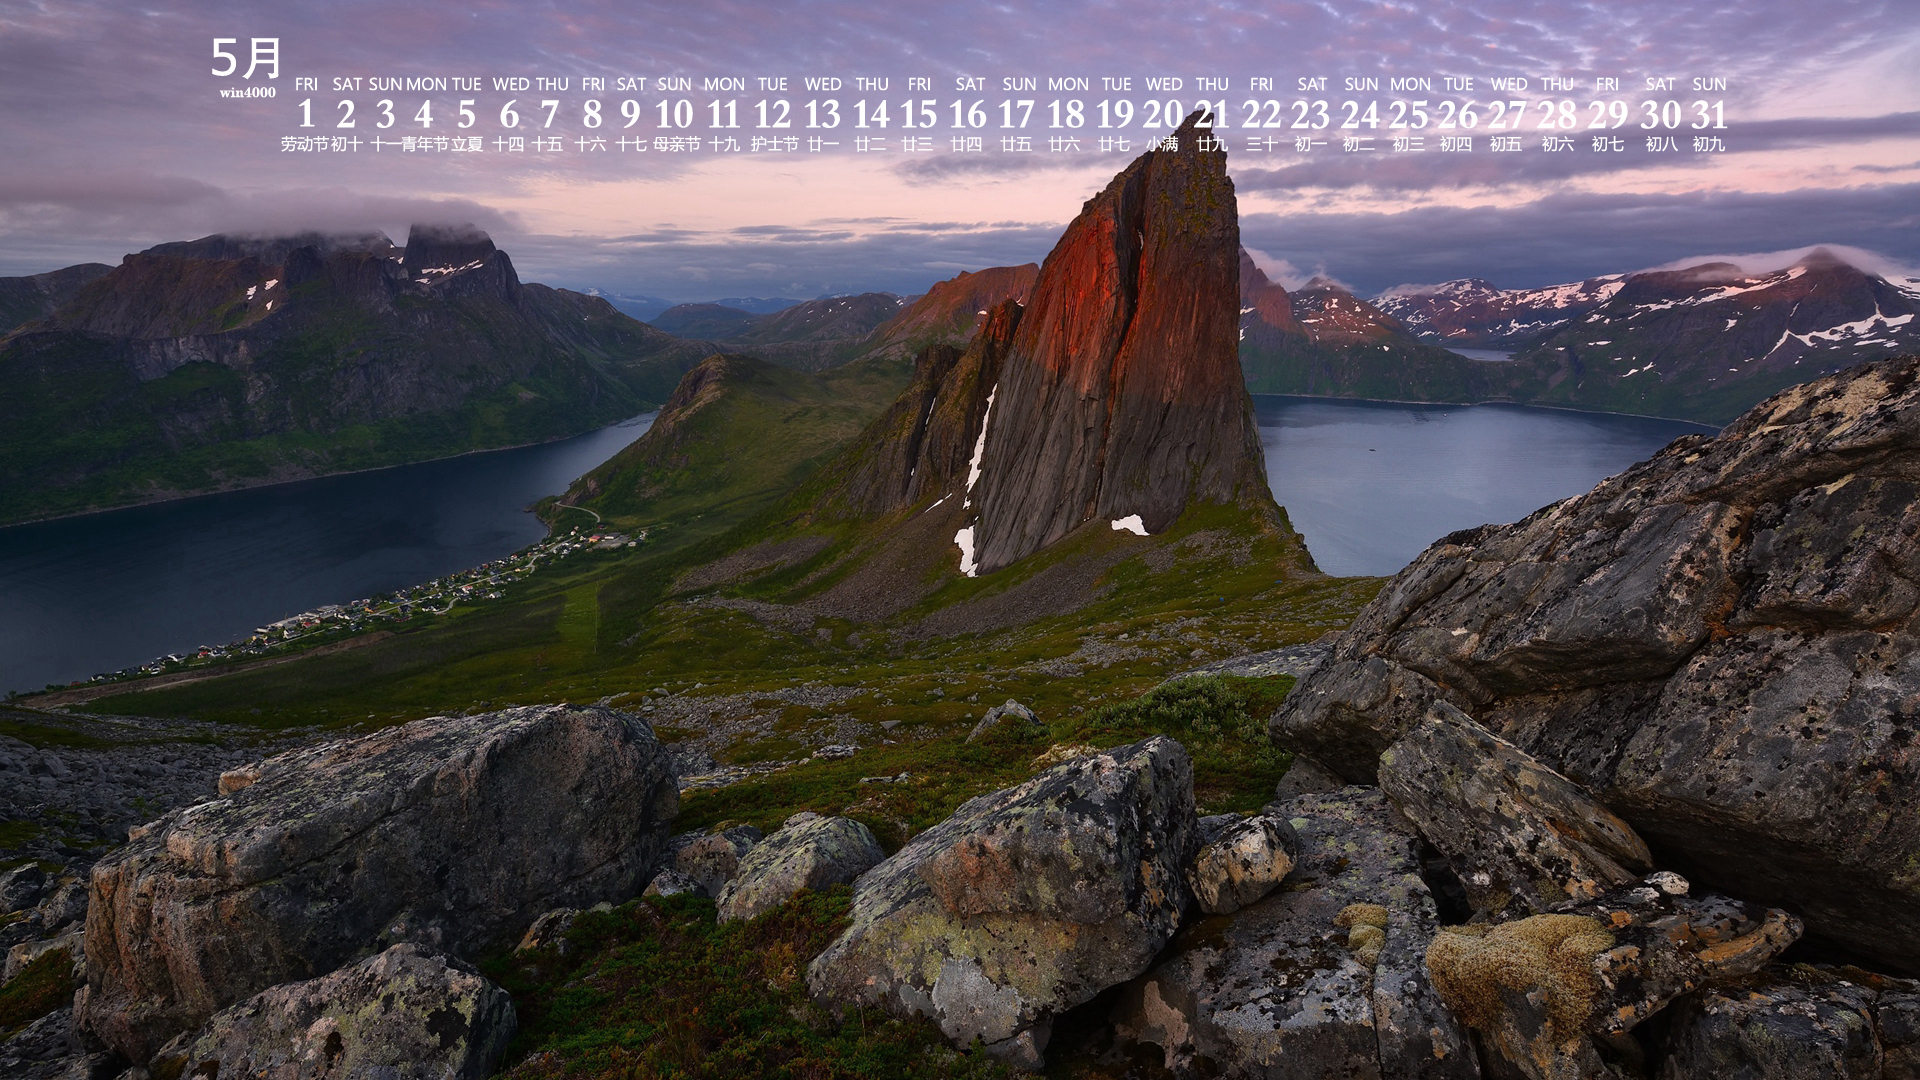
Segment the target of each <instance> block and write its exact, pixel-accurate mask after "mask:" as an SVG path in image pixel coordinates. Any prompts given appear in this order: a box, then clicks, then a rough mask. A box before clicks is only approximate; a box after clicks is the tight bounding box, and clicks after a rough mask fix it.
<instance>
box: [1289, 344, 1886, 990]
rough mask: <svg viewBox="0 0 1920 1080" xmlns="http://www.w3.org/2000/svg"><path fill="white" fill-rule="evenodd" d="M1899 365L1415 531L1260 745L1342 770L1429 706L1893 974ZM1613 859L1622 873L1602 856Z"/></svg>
mask: <svg viewBox="0 0 1920 1080" xmlns="http://www.w3.org/2000/svg"><path fill="white" fill-rule="evenodd" d="M1916 582H1920V358H1914V357H1905V358H1900V359H1895V360H1888V361H1884V362H1880V363H1876V364H1871V365H1864V366H1861V367H1857V368H1853V369H1850V370H1848V371H1845V372H1842V373H1840V374H1838V375H1833V376H1829V377H1826V378H1822V379H1817V380H1814V381H1812V382H1809V383H1806V384H1804V385H1800V386H1795V387H1793V388H1790V389H1788V390H1785V391H1783V392H1781V393H1780V394H1777V395H1775V396H1774V397H1772V398H1770V399H1768V400H1767V401H1765V402H1763V403H1762V404H1760V405H1759V406H1757V407H1755V408H1754V409H1753V410H1752V411H1751V412H1749V413H1747V414H1746V415H1745V416H1743V417H1741V418H1740V419H1739V420H1738V421H1736V422H1735V423H1734V424H1732V425H1731V426H1729V427H1728V428H1727V429H1726V430H1725V431H1724V432H1723V433H1721V434H1720V435H1719V436H1717V437H1708V436H1687V437H1684V438H1681V439H1678V440H1676V441H1675V442H1674V443H1673V444H1672V445H1670V446H1668V447H1667V448H1666V449H1665V450H1663V451H1661V452H1660V453H1659V454H1657V455H1655V456H1654V457H1653V458H1652V459H1651V460H1649V461H1647V462H1644V463H1642V464H1639V465H1636V466H1634V467H1632V468H1630V469H1628V470H1626V471H1624V472H1622V473H1621V474H1619V475H1617V476H1614V477H1612V478H1610V479H1608V480H1605V481H1603V482H1602V483H1601V484H1600V485H1599V486H1598V487H1596V488H1594V489H1593V491H1591V492H1589V493H1587V494H1585V495H1581V496H1578V497H1576V498H1572V499H1568V500H1565V501H1563V502H1560V503H1556V504H1554V505H1552V506H1549V507H1546V508H1544V509H1542V510H1540V511H1539V512H1537V513H1535V514H1533V515H1532V516H1530V517H1528V518H1527V519H1526V520H1524V521H1521V522H1518V523H1516V524H1513V525H1505V526H1483V527H1481V528H1478V529H1472V530H1467V531H1465V532H1461V533H1456V534H1454V535H1452V536H1449V537H1446V538H1444V539H1442V540H1440V541H1438V542H1436V543H1435V544H1434V545H1433V546H1432V547H1430V548H1428V549H1427V551H1426V552H1424V553H1423V554H1422V555H1420V557H1419V558H1417V559H1415V560H1414V562H1413V563H1412V564H1411V565H1410V566H1408V567H1407V569H1405V570H1404V571H1402V572H1401V573H1400V574H1399V575H1397V576H1396V577H1395V578H1394V579H1393V581H1391V582H1390V583H1389V584H1388V585H1387V586H1386V587H1385V588H1384V589H1382V590H1381V592H1380V594H1379V596H1378V597H1377V598H1376V599H1375V600H1374V601H1373V603H1371V604H1370V605H1368V607H1367V609H1366V610H1365V611H1364V612H1362V614H1361V616H1360V617H1359V618H1358V619H1357V620H1356V621H1355V623H1354V625H1353V627H1352V628H1351V629H1349V630H1348V631H1347V632H1346V633H1344V634H1343V635H1342V636H1341V638H1340V640H1339V643H1338V645H1337V646H1336V647H1335V650H1334V653H1333V655H1332V656H1331V657H1330V658H1329V659H1328V660H1327V661H1326V662H1325V663H1324V664H1322V665H1321V666H1320V667H1319V668H1317V669H1316V670H1315V671H1314V672H1313V673H1312V674H1310V675H1308V676H1307V677H1306V678H1305V679H1303V680H1302V681H1301V682H1300V684H1299V685H1298V686H1297V687H1296V688H1295V689H1294V691H1293V693H1292V694H1291V695H1290V696H1289V698H1288V699H1287V701H1286V703H1285V704H1284V705H1283V706H1282V707H1281V709H1280V711H1279V712H1278V713H1276V715H1275V716H1274V718H1273V722H1272V731H1273V734H1274V737H1275V738H1276V740H1278V741H1279V742H1281V743H1282V744H1284V745H1286V746H1288V747H1291V748H1294V749H1297V750H1300V751H1303V752H1305V753H1307V754H1309V755H1311V756H1312V757H1313V758H1314V759H1316V760H1318V761H1320V762H1322V763H1324V764H1327V765H1329V766H1331V767H1333V768H1335V769H1336V770H1338V771H1339V772H1341V773H1342V774H1343V775H1345V776H1347V777H1348V778H1349V779H1352V780H1356V781H1359V780H1370V779H1372V778H1373V777H1374V776H1375V773H1376V768H1377V765H1378V759H1379V755H1380V753H1381V752H1382V751H1384V750H1385V749H1386V748H1387V747H1388V746H1390V745H1391V744H1393V743H1394V742H1395V741H1396V740H1398V739H1400V738H1401V737H1402V736H1404V735H1406V734H1407V733H1408V732H1409V731H1410V730H1412V729H1413V728H1414V727H1415V726H1417V725H1418V724H1420V723H1421V722H1422V721H1423V719H1424V718H1425V716H1426V715H1427V711H1428V708H1429V706H1430V705H1431V704H1432V703H1433V702H1435V701H1445V702H1447V703H1448V704H1451V705H1453V706H1455V707H1456V708H1459V709H1461V710H1463V711H1464V712H1466V713H1468V714H1469V715H1471V716H1472V717H1473V718H1474V719H1475V720H1476V721H1477V722H1478V723H1479V724H1481V725H1483V726H1484V727H1486V728H1487V729H1488V730H1490V731H1491V732H1493V733H1494V734H1495V735H1498V736H1500V737H1501V738H1503V739H1505V740H1507V741H1508V742H1510V743H1512V744H1514V745H1515V746H1517V747H1518V748H1519V749H1520V750H1522V751H1525V752H1526V753H1528V754H1530V755H1532V756H1533V757H1534V758H1536V759H1538V760H1539V761H1540V762H1541V763H1543V764H1544V765H1545V766H1546V767H1547V768H1549V769H1551V770H1553V771H1555V772H1557V773H1559V774H1561V775H1562V776H1565V777H1567V778H1569V779H1571V780H1572V781H1574V782H1576V783H1578V784H1581V785H1584V786H1585V787H1587V788H1588V789H1589V790H1591V791H1593V792H1594V793H1595V794H1596V795H1597V796H1598V798H1599V799H1600V801H1601V802H1602V803H1604V804H1605V806H1606V807H1607V808H1608V809H1609V810H1611V811H1612V812H1613V813H1615V814H1617V815H1619V816H1620V818H1622V819H1623V820H1624V821H1626V822H1627V823H1628V824H1629V825H1631V826H1632V828H1633V829H1634V830H1635V831H1636V832H1637V833H1638V834H1639V835H1640V836H1642V837H1644V838H1645V840H1646V842H1647V844H1648V845H1650V846H1651V847H1652V848H1653V850H1655V851H1658V852H1660V853H1661V859H1662V862H1663V863H1665V864H1667V865H1669V866H1671V868H1672V869H1674V870H1677V871H1679V872H1681V873H1683V874H1685V875H1686V876H1687V877H1689V878H1691V879H1693V880H1695V881H1698V882H1701V883H1702V884H1703V885H1708V886H1711V887H1713V888H1716V889H1719V890H1722V891H1725V892H1728V893H1730V894H1733V895H1737V896H1742V897H1746V898H1748V899H1751V900H1755V901H1758V902H1762V903H1766V904H1771V905H1775V906H1780V907H1785V908H1788V909H1791V910H1793V911H1795V912H1796V913H1798V914H1800V915H1803V916H1804V917H1805V918H1806V920H1807V925H1808V928H1809V932H1810V933H1811V934H1813V935H1815V936H1817V937H1821V938H1824V939H1826V940H1827V941H1828V942H1829V943H1837V944H1840V945H1842V946H1844V947H1846V948H1847V949H1849V950H1850V951H1852V952H1854V953H1857V954H1861V955H1872V956H1876V957H1879V958H1881V959H1882V960H1883V961H1884V962H1885V963H1887V964H1889V965H1892V966H1893V967H1895V968H1897V969H1900V970H1904V971H1908V972H1914V971H1920V937H1916V936H1915V935H1910V934H1908V935H1902V934H1888V933H1886V931H1885V928H1886V927H1889V926H1901V925H1911V924H1913V923H1914V922H1915V921H1920V873H1916V872H1915V871H1914V869H1913V868H1914V867H1915V866H1916V865H1920V753H1916V752H1915V750H1914V749H1913V744H1914V736H1915V734H1916V728H1917V727H1920V719H1917V718H1920V636H1917V635H1916V633H1915V626H1914V621H1913V620H1914V618H1915V609H1916V604H1917V603H1920V586H1917V585H1916V584H1915V583H1916ZM1623 865H1624V864H1623Z"/></svg>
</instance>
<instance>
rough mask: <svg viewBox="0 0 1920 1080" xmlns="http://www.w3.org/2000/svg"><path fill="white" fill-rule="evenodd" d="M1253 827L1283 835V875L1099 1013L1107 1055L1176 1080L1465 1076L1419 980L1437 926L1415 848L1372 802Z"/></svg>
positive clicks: (1361, 791)
mask: <svg viewBox="0 0 1920 1080" xmlns="http://www.w3.org/2000/svg"><path fill="white" fill-rule="evenodd" d="M1267 813H1268V814H1271V815H1273V816H1275V817H1279V818H1283V819H1285V820H1287V821H1288V823H1289V824H1290V825H1291V827H1292V829H1293V831H1294V832H1295V833H1296V835H1297V840H1296V844H1297V848H1296V858H1295V863H1294V867H1293V872H1292V873H1291V874H1289V875H1288V876H1287V878H1286V880H1285V881H1284V882H1283V883H1282V884H1281V886H1280V888H1279V889H1278V890H1277V891H1275V892H1273V893H1271V894H1269V895H1267V896H1266V897H1265V898H1264V899H1261V900H1258V901H1256V902H1254V903H1252V904H1250V905H1248V906H1246V907H1244V908H1241V909H1240V910H1238V911H1236V912H1234V913H1233V914H1231V915H1215V916H1212V917H1210V918H1206V919H1202V920H1200V921H1199V922H1196V923H1194V924H1193V925H1191V926H1189V927H1187V928H1186V929H1184V930H1182V931H1181V932H1180V933H1179V935H1178V936H1176V937H1175V938H1174V940H1173V945H1172V946H1171V947H1170V948H1169V949H1168V951H1167V954H1166V956H1165V958H1164V959H1162V960H1161V961H1160V963H1159V964H1157V965H1155V966H1154V968H1153V970H1151V971H1149V972H1148V973H1147V974H1146V975H1144V976H1142V977H1141V978H1139V979H1137V980H1135V981H1134V982H1132V983H1130V984H1129V985H1128V986H1127V987H1126V989H1125V991H1124V992H1123V994H1122V995H1121V998H1120V1001H1119V1003H1118V1005H1117V1006H1116V1007H1115V1010H1114V1014H1113V1022H1114V1028H1115V1033H1116V1035H1117V1036H1118V1037H1119V1039H1120V1040H1121V1042H1122V1044H1123V1045H1128V1044H1130V1045H1133V1046H1141V1045H1143V1044H1149V1043H1150V1044H1153V1046H1152V1048H1151V1049H1149V1051H1148V1052H1149V1053H1154V1052H1155V1051H1157V1054H1156V1055H1155V1056H1159V1057H1161V1058H1162V1060H1163V1063H1164V1065H1165V1067H1166V1068H1167V1069H1168V1070H1169V1071H1171V1072H1172V1073H1173V1074H1174V1075H1175V1076H1177V1077H1198V1076H1215V1075H1219V1076H1246V1077H1255V1076H1257V1077H1263V1078H1273V1080H1280V1078H1287V1080H1319V1078H1321V1077H1347V1078H1355V1080H1359V1078H1371V1080H1379V1078H1382V1077H1393V1078H1403V1077H1404V1078H1413V1077H1420V1078H1431V1080H1441V1078H1460V1080H1466V1078H1473V1077H1478V1076H1479V1075H1480V1073H1479V1067H1478V1065H1477V1064H1476V1063H1475V1060H1474V1056H1473V1052H1472V1050H1471V1048H1470V1047H1469V1045H1468V1042H1467V1038H1466V1032H1465V1030H1464V1029H1463V1028H1462V1027H1461V1026H1460V1025H1459V1024H1458V1023H1456V1022H1455V1021H1454V1019H1453V1018H1452V1016H1450V1015H1449V1014H1448V1012H1447V1010H1446V1009H1445V1008H1444V1007H1442V1005H1441V1003H1440V999H1439V997H1438V996H1437V995H1436V994H1435V993H1434V990H1433V988H1432V987H1431V986H1430V985H1428V982H1427V976H1426V972H1425V970H1424V968H1423V967H1422V957H1423V956H1424V955H1425V953H1426V951H1427V947H1428V943H1429V942H1430V941H1431V940H1432V938H1433V935H1434V932H1435V929H1436V927H1437V924H1438V916H1437V913H1436V911H1435V907H1434V902H1433V897H1432V895H1431V894H1430V893H1429V892H1428V889H1427V885H1426V883H1425V881H1423V880H1422V878H1421V876H1420V839H1419V837H1418V836H1416V835H1415V834H1414V833H1413V832H1412V831H1411V830H1409V829H1407V828H1406V827H1405V825H1404V824H1403V823H1401V822H1400V821H1398V820H1396V818H1395V817H1394V815H1393V810H1392V808H1391V807H1390V806H1389V805H1388V804H1387V800H1386V799H1385V798H1384V797H1382V796H1381V794H1380V792H1379V791H1378V790H1375V789H1372V788H1361V787H1350V788H1346V789H1344V790H1342V791H1338V792H1334V793H1331V794H1316V795H1303V796H1299V797H1296V798H1294V799H1291V800H1288V801H1287V802H1284V803H1277V804H1275V805H1273V806H1271V807H1269V808H1268V810H1267Z"/></svg>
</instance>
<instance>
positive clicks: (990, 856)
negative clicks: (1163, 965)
mask: <svg viewBox="0 0 1920 1080" xmlns="http://www.w3.org/2000/svg"><path fill="white" fill-rule="evenodd" d="M1193 848H1194V812H1193V765H1192V762H1191V761H1190V760H1189V759H1188V757H1187V753H1186V751H1185V750H1184V749H1183V748H1182V747H1181V746H1180V744H1179V743H1177V742H1174V741H1173V740H1172V739H1168V738H1164V737H1158V736H1156V737H1154V738H1151V739H1147V740H1144V741H1142V742H1137V743H1133V744H1132V745H1129V746H1123V747H1119V748H1116V749H1113V750H1108V751H1104V752H1097V753H1092V754H1087V755H1084V756H1081V757H1076V758H1074V759H1072V760H1070V761H1066V762H1063V763H1061V764H1059V765H1056V766H1054V767H1053V768H1051V769H1048V770H1047V771H1046V772H1043V773H1041V774H1040V775H1038V776H1036V777H1034V778H1033V779H1031V780H1029V781H1027V782H1026V783H1024V784H1020V785H1017V786H1015V787H1011V788H1007V789H1004V790H1002V791H996V792H993V793H991V794H987V795H982V796H979V797H978V798H975V799H971V800H969V801H967V802H966V803H965V804H963V805H962V806H961V807H960V808H959V809H958V810H956V811H955V812H954V814H953V816H952V817H950V818H948V819H947V820H946V821H944V822H941V823H940V824H938V825H936V826H934V827H933V828H931V829H928V830H927V831H926V832H923V833H921V834H920V835H919V836H917V837H915V838H914V839H913V840H912V841H910V842H909V843H908V844H907V845H906V846H905V847H903V848H901V849H900V850H899V851H898V852H896V853H895V854H894V855H893V857H891V858H889V859H888V860H887V861H885V862H884V863H881V864H880V865H879V866H877V867H875V868H874V869H873V870H871V871H869V872H868V873H867V874H866V875H865V876H863V877H862V878H861V879H860V880H859V881H858V882H857V883H856V884H855V886H854V897H853V909H852V911H851V913H850V921H851V925H850V926H848V928H847V931H846V932H845V933H844V934H842V935H841V936H840V938H839V939H838V940H836V941H835V942H834V943H833V944H832V945H830V946H828V947H827V949H826V951H825V952H823V953H821V954H820V956H819V957H817V958H816V959H815V960H814V961H813V963H812V965H810V966H809V967H808V969H807V984H808V986H809V988H810V989H811V990H812V993H813V995H814V997H815V998H816V999H817V1000H819V1001H820V1002H821V1003H822V1004H825V1005H827V1006H829V1007H838V1006H849V1005H858V1006H878V1007H881V1008H885V1009H887V1010H889V1011H891V1012H894V1013H896V1014H900V1015H913V1014H916V1013H917V1014H922V1015H925V1016H929V1017H931V1018H932V1019H934V1020H935V1021H936V1022H937V1023H939V1025H940V1028H941V1030H942V1031H943V1032H944V1033H945V1034H946V1035H947V1037H948V1038H949V1039H952V1040H953V1041H954V1042H955V1043H957V1044H959V1045H962V1046H964V1045H967V1044H968V1043H970V1042H972V1040H974V1039H975V1038H978V1039H980V1040H982V1041H983V1042H984V1043H985V1044H986V1046H987V1049H988V1050H989V1051H990V1052H992V1053H994V1054H996V1055H998V1056H1001V1057H1003V1058H1007V1059H1009V1060H1012V1061H1014V1062H1017V1063H1019V1064H1022V1065H1025V1066H1027V1067H1030V1068H1037V1067H1038V1066H1039V1065H1040V1063H1041V1061H1042V1060H1043V1055H1044V1053H1045V1050H1046V1045H1047V1040H1048V1038H1049V1036H1050V1035H1051V1033H1052V1025H1053V1020H1054V1018H1055V1017H1057V1016H1058V1015H1059V1014H1060V1013H1062V1012H1064V1011H1066V1010H1067V1009H1070V1008H1073V1007H1074V1006H1076V1005H1080V1004H1083V1003H1084V1002H1087V1001H1089V1000H1091V999H1092V998H1093V997H1094V995H1096V994H1098V993H1099V992H1100V991H1102V990H1105V989H1106V988H1108V987H1110V986H1115V985H1118V984H1119V983H1122V982H1125V981H1127V980H1128V979H1131V978H1133V977H1134V976H1136V975H1138V974H1140V973H1141V972H1142V971H1145V970H1146V968H1147V965H1148V964H1149V963H1151V962H1152V960H1153V957H1154V955H1155V954H1156V953H1158V952H1159V951H1160V948H1161V947H1162V946H1163V945H1165V944H1166V942H1167V939H1168V938H1169V937H1171V936H1172V935H1173V932H1174V930H1175V928H1176V927H1177V926H1178V925H1179V922H1180V913H1181V911H1182V909H1183V908H1185V907H1186V905H1187V902H1188V896H1187V886H1186V883H1185V881H1184V880H1182V876H1181V872H1182V870H1184V869H1185V867H1186V864H1187V862H1188V860H1189V859H1190V858H1191V857H1192V854H1193Z"/></svg>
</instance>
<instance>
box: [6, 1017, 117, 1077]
mask: <svg viewBox="0 0 1920 1080" xmlns="http://www.w3.org/2000/svg"><path fill="white" fill-rule="evenodd" d="M126 1064H127V1063H126V1060H125V1059H123V1058H121V1057H120V1056H119V1055H117V1054H111V1053H88V1052H87V1051H86V1050H85V1049H83V1048H81V1047H79V1046H77V1045H75V1043H74V1038H73V1010H72V1009H70V1008H66V1009H55V1010H54V1011H53V1012H50V1013H48V1014H47V1015H45V1016H43V1017H41V1018H40V1019H38V1020H35V1021H34V1022H33V1023H31V1024H28V1025H27V1026H26V1027H23V1028H21V1029H20V1030H19V1031H17V1032H14V1034H13V1035H12V1036H11V1037H9V1038H7V1039H6V1040H5V1041H0V1076H4V1077H6V1078H7V1080H108V1078H109V1077H113V1076H116V1075H118V1074H119V1073H120V1072H121V1070H123V1069H125V1068H126Z"/></svg>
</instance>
